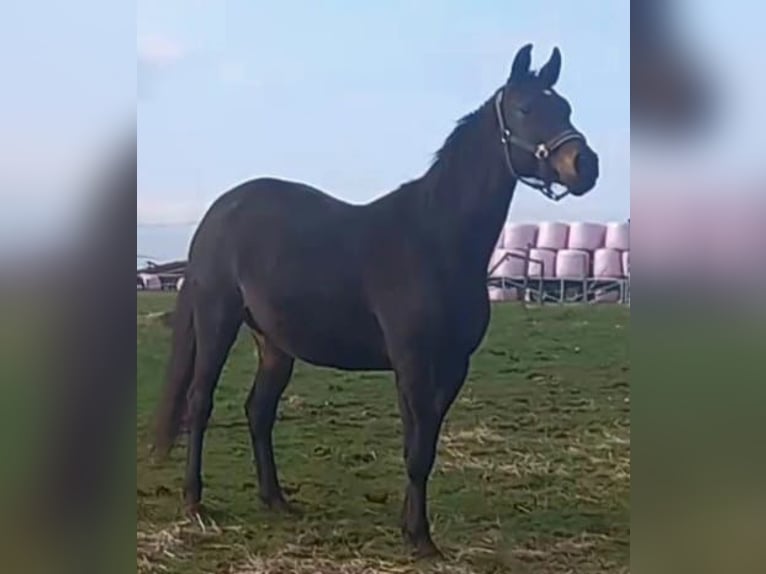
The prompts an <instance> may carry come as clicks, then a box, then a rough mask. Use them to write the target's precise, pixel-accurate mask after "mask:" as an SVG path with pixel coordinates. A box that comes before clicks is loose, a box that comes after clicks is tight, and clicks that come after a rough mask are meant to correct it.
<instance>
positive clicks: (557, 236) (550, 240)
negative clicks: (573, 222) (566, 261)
mask: <svg viewBox="0 0 766 574" xmlns="http://www.w3.org/2000/svg"><path fill="white" fill-rule="evenodd" d="M568 237H569V226H568V225H567V224H566V223H558V222H555V221H544V222H543V223H541V224H540V225H539V226H538V230H537V244H536V246H537V247H539V248H540V249H565V248H566V246H567V239H568Z"/></svg>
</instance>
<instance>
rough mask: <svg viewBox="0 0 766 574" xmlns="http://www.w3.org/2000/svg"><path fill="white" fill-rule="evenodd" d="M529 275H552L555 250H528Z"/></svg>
mask: <svg viewBox="0 0 766 574" xmlns="http://www.w3.org/2000/svg"><path fill="white" fill-rule="evenodd" d="M529 258H530V262H529V276H530V277H553V276H554V275H555V273H556V252H555V251H553V250H551V249H538V248H533V249H530V250H529Z"/></svg>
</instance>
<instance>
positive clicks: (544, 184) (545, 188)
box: [495, 88, 585, 201]
mask: <svg viewBox="0 0 766 574" xmlns="http://www.w3.org/2000/svg"><path fill="white" fill-rule="evenodd" d="M495 114H496V116H497V123H498V126H499V127H500V141H501V142H502V144H503V152H504V155H505V161H506V163H507V164H508V170H509V171H510V172H511V176H513V177H514V178H515V179H517V180H519V181H521V182H522V183H525V184H527V185H528V186H529V187H531V188H533V189H536V190H538V191H539V192H540V193H542V194H543V195H544V196H545V197H547V198H548V199H552V200H553V201H559V200H560V199H562V198H564V197H566V196H567V195H569V190H568V189H567V190H565V191H563V192H561V193H556V192H554V191H553V189H552V188H551V185H552V184H553V183H554V182H553V181H549V180H544V179H541V178H534V179H533V178H529V177H524V176H522V175H520V174H519V173H518V172H517V171H516V169H514V167H513V161H512V160H511V147H512V146H514V145H515V146H517V147H520V148H521V149H523V150H525V151H528V152H529V153H531V154H532V155H533V156H535V158H537V161H538V162H539V163H541V164H548V162H549V160H550V156H551V154H552V153H553V152H555V151H556V150H557V149H558V148H560V147H561V146H562V145H564V144H565V143H567V142H570V141H582V142H584V141H585V136H583V135H582V134H581V133H580V132H578V131H577V130H575V129H571V128H570V129H566V130H564V131H562V132H561V133H559V134H557V135H556V136H554V137H552V138H551V139H549V140H548V141H544V142H540V143H537V144H533V143H530V142H528V141H526V140H525V139H522V138H520V137H518V136H516V135H514V134H512V133H511V130H509V129H508V127H507V126H506V124H505V116H504V115H503V89H502V88H501V89H500V90H498V92H497V95H496V96H495ZM534 180H537V181H534Z"/></svg>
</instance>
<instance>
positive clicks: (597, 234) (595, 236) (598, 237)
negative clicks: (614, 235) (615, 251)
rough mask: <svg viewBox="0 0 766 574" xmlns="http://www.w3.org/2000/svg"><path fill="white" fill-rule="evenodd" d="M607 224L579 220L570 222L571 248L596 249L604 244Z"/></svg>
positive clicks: (568, 243) (568, 241)
mask: <svg viewBox="0 0 766 574" xmlns="http://www.w3.org/2000/svg"><path fill="white" fill-rule="evenodd" d="M605 236H606V226H605V225H603V224H602V223H588V222H585V221H578V222H576V223H570V224H569V238H568V240H567V245H568V246H569V249H585V250H586V251H594V250H596V249H599V248H601V247H603V246H604V237H605Z"/></svg>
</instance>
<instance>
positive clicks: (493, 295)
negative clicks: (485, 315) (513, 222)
mask: <svg viewBox="0 0 766 574" xmlns="http://www.w3.org/2000/svg"><path fill="white" fill-rule="evenodd" d="M487 291H488V293H489V300H490V301H517V300H518V299H519V293H518V290H517V289H514V288H507V289H503V288H501V287H494V286H490V287H487Z"/></svg>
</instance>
